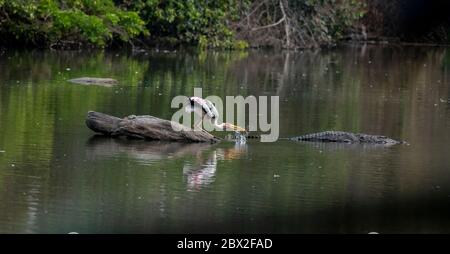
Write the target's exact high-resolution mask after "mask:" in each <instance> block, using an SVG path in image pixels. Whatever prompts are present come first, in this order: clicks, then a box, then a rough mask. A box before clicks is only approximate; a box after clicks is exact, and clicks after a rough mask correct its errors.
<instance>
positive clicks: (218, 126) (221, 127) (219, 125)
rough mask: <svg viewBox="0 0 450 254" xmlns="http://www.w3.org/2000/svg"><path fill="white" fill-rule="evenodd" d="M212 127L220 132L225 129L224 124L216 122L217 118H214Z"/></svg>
mask: <svg viewBox="0 0 450 254" xmlns="http://www.w3.org/2000/svg"><path fill="white" fill-rule="evenodd" d="M214 126H215V127H216V128H219V129H221V130H223V128H224V127H225V123H220V124H219V123H218V121H217V118H215V119H214Z"/></svg>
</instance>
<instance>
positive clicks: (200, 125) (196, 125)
mask: <svg viewBox="0 0 450 254" xmlns="http://www.w3.org/2000/svg"><path fill="white" fill-rule="evenodd" d="M194 130H202V119H200V120H198V121H197V122H196V123H194Z"/></svg>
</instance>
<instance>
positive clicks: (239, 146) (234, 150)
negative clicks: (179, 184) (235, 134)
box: [183, 142, 247, 191]
mask: <svg viewBox="0 0 450 254" xmlns="http://www.w3.org/2000/svg"><path fill="white" fill-rule="evenodd" d="M246 151H247V145H246V144H243V143H241V142H236V143H235V144H234V146H233V147H229V148H216V149H215V150H213V151H211V152H208V153H207V154H206V153H202V154H200V155H199V156H197V157H196V160H195V162H193V163H191V162H188V163H186V164H185V165H184V166H183V175H184V176H185V178H186V181H187V188H188V190H191V191H192V190H200V189H201V188H203V187H206V186H208V185H209V184H211V183H212V182H214V180H215V175H216V171H217V165H218V162H219V161H221V160H225V161H227V160H235V159H238V158H240V157H241V156H242V155H244V154H245V153H246Z"/></svg>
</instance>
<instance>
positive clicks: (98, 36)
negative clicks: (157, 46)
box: [0, 0, 148, 47]
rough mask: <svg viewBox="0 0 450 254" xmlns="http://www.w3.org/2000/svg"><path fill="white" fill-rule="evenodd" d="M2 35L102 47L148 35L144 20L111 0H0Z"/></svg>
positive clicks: (26, 40)
mask: <svg viewBox="0 0 450 254" xmlns="http://www.w3.org/2000/svg"><path fill="white" fill-rule="evenodd" d="M0 23H1V29H0V34H1V35H2V36H5V37H6V36H9V37H11V38H13V41H20V42H24V43H25V44H33V45H41V44H44V45H51V44H54V43H61V42H65V41H73V42H76V43H80V44H88V45H94V46H99V47H103V46H105V45H106V44H107V43H110V42H111V41H112V39H113V38H115V37H117V38H119V39H120V40H122V41H129V40H130V39H132V38H134V37H136V36H138V35H140V34H147V33H148V32H147V30H146V29H145V27H144V22H143V21H142V20H141V19H140V17H139V15H138V14H137V13H136V12H133V11H125V10H122V9H120V8H118V7H116V6H115V5H114V3H113V2H112V1H111V0H95V1H93V0H74V1H58V0H12V1H4V0H0Z"/></svg>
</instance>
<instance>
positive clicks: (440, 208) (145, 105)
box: [0, 46, 450, 233]
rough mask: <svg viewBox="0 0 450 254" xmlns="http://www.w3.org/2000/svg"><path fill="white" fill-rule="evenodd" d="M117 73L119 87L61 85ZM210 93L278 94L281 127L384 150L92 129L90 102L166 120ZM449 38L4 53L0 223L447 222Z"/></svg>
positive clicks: (166, 228)
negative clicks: (378, 139) (326, 47)
mask: <svg viewBox="0 0 450 254" xmlns="http://www.w3.org/2000/svg"><path fill="white" fill-rule="evenodd" d="M82 76H97V77H112V78H116V79H118V80H119V81H120V84H119V85H117V86H115V87H102V86H85V85H76V84H71V83H68V82H67V81H66V80H67V79H69V78H76V77H82ZM194 87H202V88H203V92H204V95H205V96H206V95H218V96H221V97H224V96H226V95H233V96H235V95H243V96H248V95H255V96H258V95H278V96H280V136H292V135H299V134H304V133H308V132H317V131H323V130H330V129H334V130H345V131H353V132H365V133H370V134H383V135H387V136H390V137H393V138H396V139H403V140H407V141H408V142H409V143H410V145H409V146H405V145H399V146H393V147H389V148H383V147H373V146H358V145H336V144H334V145H333V144H329V145H326V144H310V143H295V142H288V141H279V142H275V143H259V142H258V141H255V140H252V141H250V142H248V143H247V144H246V145H241V146H239V145H235V144H234V143H231V142H222V143H220V144H217V145H207V144H191V145H187V144H185V145H180V144H169V143H160V142H143V141H127V140H111V139H105V138H99V137H94V133H93V132H91V131H90V130H89V129H88V128H86V126H85V124H84V119H85V116H86V113H87V112H88V111H89V110H95V111H100V112H104V113H108V114H112V115H116V116H121V117H122V116H126V115H130V114H136V115H139V114H151V115H155V116H158V117H162V118H170V117H171V116H172V114H173V113H174V112H175V109H171V108H170V102H171V100H172V98H173V97H174V96H177V95H191V94H192V93H193V88H194ZM449 99H450V49H449V48H433V47H381V46H377V47H375V46H368V47H362V46H349V47H342V48H337V49H334V50H331V51H321V52H297V53H293V52H292V53H289V54H286V53H271V52H249V53H243V52H240V53H239V52H234V53H230V52H224V53H214V52H210V53H150V54H147V55H146V54H139V55H129V54H128V55H127V54H124V53H98V52H50V51H45V52H38V51H33V52H18V51H4V50H3V51H1V53H0V233H68V232H72V231H76V232H79V233H209V232H220V233H222V232H227V233H239V232H245V233H248V232H250V233H253V232H259V233H262V232H273V233H309V232H312V233H368V232H371V231H377V232H380V233H394V232H411V233H413V232H414V233H416V232H418V233H429V232H430V233H431V232H446V233H449V232H450V156H449V152H450V102H449Z"/></svg>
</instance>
